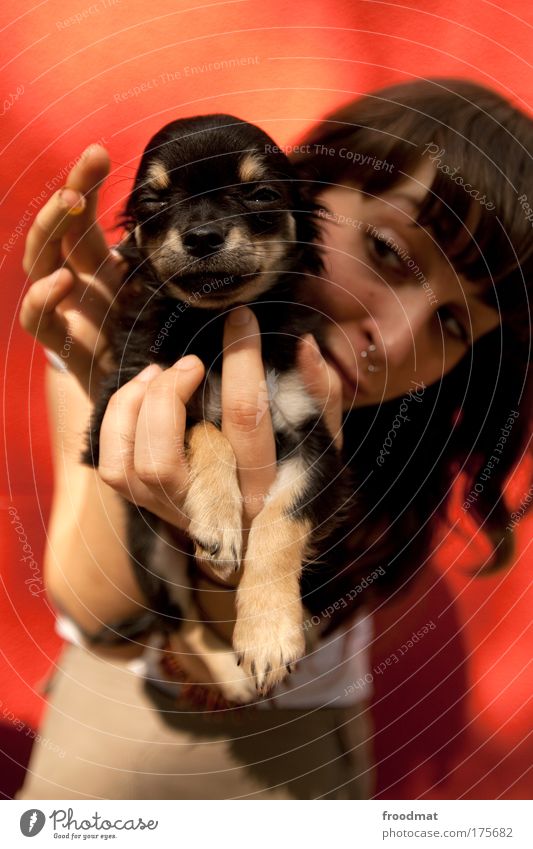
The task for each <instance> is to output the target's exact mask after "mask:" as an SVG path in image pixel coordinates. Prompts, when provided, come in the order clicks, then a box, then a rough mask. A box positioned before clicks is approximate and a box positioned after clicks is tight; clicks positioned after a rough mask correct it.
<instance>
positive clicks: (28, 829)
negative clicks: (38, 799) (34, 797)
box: [20, 808, 46, 837]
mask: <svg viewBox="0 0 533 849" xmlns="http://www.w3.org/2000/svg"><path fill="white" fill-rule="evenodd" d="M45 822H46V817H45V815H44V814H43V812H42V811H39V810H37V808H31V809H30V810H29V811H24V813H23V814H22V816H21V818H20V830H21V832H22V833H23V835H24V837H35V835H36V834H39V832H40V831H42V828H43V826H44V824H45Z"/></svg>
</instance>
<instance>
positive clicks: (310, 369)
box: [297, 333, 342, 449]
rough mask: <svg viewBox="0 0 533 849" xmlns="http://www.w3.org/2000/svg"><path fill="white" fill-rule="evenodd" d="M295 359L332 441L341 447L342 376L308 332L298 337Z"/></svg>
mask: <svg viewBox="0 0 533 849" xmlns="http://www.w3.org/2000/svg"><path fill="white" fill-rule="evenodd" d="M297 363H298V367H299V370H300V374H301V376H302V380H303V381H304V384H305V387H306V389H307V391H308V392H309V393H310V394H311V395H312V396H313V398H315V400H317V401H318V402H319V403H320V407H321V409H322V413H323V416H324V421H325V423H326V427H327V429H328V430H329V432H330V434H331V436H332V438H333V441H334V443H335V445H336V446H337V448H339V449H340V448H342V383H341V379H340V377H339V375H338V374H337V372H336V371H335V369H333V368H332V367H331V366H330V365H328V363H327V362H326V360H325V359H324V357H323V356H322V354H321V352H320V348H319V346H318V344H317V341H316V339H315V338H314V336H313V335H312V334H311V333H307V334H306V335H305V336H303V337H302V339H300V342H299V345H298V349H297Z"/></svg>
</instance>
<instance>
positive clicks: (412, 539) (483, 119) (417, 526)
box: [293, 79, 533, 625]
mask: <svg viewBox="0 0 533 849" xmlns="http://www.w3.org/2000/svg"><path fill="white" fill-rule="evenodd" d="M301 145H308V147H307V152H306V153H301V154H299V155H298V156H295V157H293V161H295V162H296V163H297V165H298V168H299V172H300V175H301V177H302V179H304V180H309V181H311V182H312V183H313V184H314V186H315V188H316V184H317V183H318V184H321V185H322V186H323V188H324V190H325V189H327V188H330V187H332V186H338V185H350V186H354V185H355V186H357V187H358V188H359V189H360V190H361V191H362V192H364V193H367V194H369V195H379V194H381V193H382V192H384V191H386V190H389V189H390V188H392V187H393V186H394V185H395V183H397V182H398V181H400V180H402V179H404V178H405V177H406V176H407V175H410V174H412V173H413V172H414V171H415V170H416V169H417V168H418V167H419V166H420V164H421V162H422V161H423V160H424V158H425V157H427V156H428V155H429V154H430V153H431V154H433V156H434V158H435V149H437V150H438V168H436V171H435V177H434V180H433V183H432V186H431V188H430V191H429V192H428V194H427V197H426V201H425V203H424V204H423V206H422V208H421V210H420V213H419V216H418V223H419V224H420V225H421V226H424V227H426V228H428V229H429V230H430V231H431V232H432V234H433V235H434V237H435V239H436V240H437V242H438V244H439V245H440V247H441V248H442V250H443V251H444V253H445V254H446V255H447V256H448V258H449V260H450V262H451V263H452V265H453V267H454V268H455V270H456V271H457V272H458V273H461V274H463V275H464V276H465V277H466V278H467V279H468V280H469V281H471V282H473V283H477V284H478V285H479V289H480V297H481V298H482V300H484V302H485V303H487V304H489V305H491V306H493V307H495V308H496V309H497V310H498V312H499V315H500V318H501V324H500V326H499V327H497V328H496V329H495V330H494V331H492V332H490V333H487V334H485V335H484V336H483V337H482V338H480V339H479V340H478V341H477V342H476V343H475V344H474V345H473V346H472V347H471V348H470V350H469V352H468V353H467V354H466V355H465V356H464V357H463V359H462V360H461V362H460V363H459V364H458V365H457V366H456V367H455V368H454V369H453V370H452V371H451V372H450V373H449V374H447V375H446V376H445V377H444V378H442V379H441V380H440V381H439V382H438V383H436V384H433V385H432V386H430V387H428V388H427V389H426V390H425V392H424V397H423V402H422V403H417V404H411V405H410V408H409V410H410V412H409V416H410V419H411V421H410V423H409V427H403V428H399V429H398V430H397V432H396V437H395V440H394V450H393V451H391V452H390V456H388V458H387V462H386V463H384V464H383V465H382V466H381V467H380V466H379V465H378V464H377V463H376V457H377V455H378V454H379V449H380V447H381V446H382V445H383V442H384V439H385V438H386V435H387V432H388V431H389V429H390V427H391V421H393V419H394V417H395V415H396V414H397V412H398V407H399V404H400V400H401V399H395V400H391V401H388V402H386V403H383V404H381V405H380V406H379V408H378V407H371V408H357V409H354V410H353V411H352V412H350V413H349V414H348V415H347V416H346V420H345V424H344V433H345V446H346V448H345V450H346V459H347V461H348V462H350V464H351V465H352V466H353V468H354V470H355V471H356V474H357V478H358V479H359V480H360V481H361V482H362V484H361V486H360V488H359V490H358V504H359V511H360V515H359V517H358V518H356V521H355V522H354V526H353V528H352V530H351V535H350V538H349V541H346V540H345V541H344V542H343V544H342V546H341V544H340V541H339V543H338V546H337V548H338V551H339V552H341V550H342V552H343V553H342V554H341V553H339V556H338V561H337V569H336V571H333V572H332V574H331V579H328V578H326V579H325V580H324V581H321V582H320V586H319V585H318V581H317V582H316V585H315V579H317V578H318V570H317V573H316V574H315V575H313V569H312V567H311V570H310V572H309V573H308V575H309V578H308V580H307V583H306V586H305V587H304V590H305V591H306V593H307V598H306V602H307V604H308V605H309V607H310V609H311V610H312V611H314V612H317V613H319V612H323V610H324V605H325V604H326V603H328V604H330V603H333V599H336V600H338V599H339V598H340V597H341V596H342V595H343V594H346V593H350V592H351V596H352V597H353V600H354V602H355V603H356V602H357V600H358V599H357V597H356V596H357V593H356V594H355V595H354V593H353V588H354V586H355V587H357V586H359V585H360V584H361V581H362V580H363V579H365V578H366V577H368V575H369V574H370V572H372V570H377V569H379V568H380V567H381V570H380V571H381V573H382V574H378V577H377V578H376V579H373V580H372V581H370V583H369V582H368V581H366V583H367V586H368V590H370V588H371V590H372V592H373V591H374V590H376V589H377V590H378V592H379V594H380V595H385V596H388V595H389V594H390V593H391V592H392V591H393V589H395V588H396V587H398V586H400V585H401V584H402V583H404V582H406V580H407V579H409V577H410V576H412V575H414V574H415V573H416V572H417V571H418V570H419V569H420V568H421V567H422V566H423V565H424V563H425V562H426V561H427V560H428V558H429V557H430V556H431V554H432V546H433V545H434V543H435V537H434V530H435V528H436V527H437V526H438V525H439V523H441V527H442V523H446V524H448V525H450V524H451V523H452V522H455V521H456V520H457V516H452V515H451V514H450V503H451V493H452V488H453V487H454V484H455V481H456V479H457V476H458V475H461V477H462V486H463V495H462V502H463V511H464V512H465V513H468V514H469V516H471V517H472V518H473V519H474V522H475V524H476V525H477V528H478V529H480V530H481V532H482V533H484V534H485V535H486V536H487V538H488V539H489V541H490V543H491V550H492V554H491V556H490V557H489V559H488V560H487V561H486V562H484V563H482V564H479V570H480V572H483V573H489V572H491V571H494V570H495V569H497V568H498V567H501V566H503V565H504V564H507V563H508V562H509V560H510V558H511V557H512V555H513V551H514V545H513V530H512V527H511V524H512V523H511V520H510V515H509V510H508V509H507V506H506V505H505V503H504V499H503V493H504V489H505V483H506V480H507V478H508V476H509V474H510V472H511V471H512V470H513V469H514V467H515V466H516V465H517V463H519V462H520V460H521V459H522V458H523V456H524V453H525V452H526V450H527V448H528V445H529V439H530V426H531V420H530V414H531V401H532V396H533V392H532V381H531V369H530V346H531V314H530V308H529V297H530V292H531V278H532V276H533V211H532V207H533V122H532V120H531V119H530V118H529V117H528V116H527V115H525V114H524V113H522V112H521V111H520V110H518V109H517V108H515V107H514V106H513V105H511V104H510V103H509V102H507V101H506V100H505V99H504V98H503V97H501V96H500V95H499V94H497V93H495V92H493V91H490V90H489V89H486V88H484V87H482V86H480V85H477V84H475V83H472V82H468V81H463V80H456V79H433V80H423V81H416V82H410V83H403V84H399V85H395V86H392V87H390V88H387V89H383V90H381V91H378V92H375V93H373V94H369V95H366V96H364V97H363V98H361V99H360V100H357V101H355V102H352V103H350V104H348V105H347V106H344V107H343V108H341V109H339V110H338V111H336V112H335V113H333V114H331V115H329V116H328V117H327V118H326V119H325V120H323V121H322V122H321V123H320V124H319V125H318V126H316V127H315V128H314V129H312V130H311V131H310V132H309V133H308V134H307V136H306V137H305V138H304V139H302V140H301ZM342 150H344V151H346V150H349V151H352V152H354V153H356V154H357V157H352V158H351V159H347V157H346V154H344V155H341V151H342ZM336 154H338V155H336ZM377 166H379V167H377ZM528 204H531V207H529V206H528ZM491 458H492V462H491ZM435 523H436V524H435ZM346 553H348V554H349V557H348V561H347V560H346ZM334 559H335V558H334ZM347 562H348V565H346V564H347ZM358 582H359V583H358ZM368 596H369V592H368V591H365V592H361V593H360V594H359V599H361V598H364V599H365V600H368ZM345 614H346V608H344V607H341V609H340V610H339V611H338V612H335V613H334V614H333V615H331V614H328V615H329V616H330V617H331V625H333V624H335V623H336V622H337V621H339V620H340V619H341V618H342V617H343V615H345Z"/></svg>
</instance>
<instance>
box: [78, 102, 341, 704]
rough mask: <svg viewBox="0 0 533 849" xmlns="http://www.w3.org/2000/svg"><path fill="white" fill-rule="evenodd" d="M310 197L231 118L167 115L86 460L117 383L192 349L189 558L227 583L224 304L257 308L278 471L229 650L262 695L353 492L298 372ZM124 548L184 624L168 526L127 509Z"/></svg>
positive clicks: (233, 491)
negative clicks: (310, 570) (306, 578)
mask: <svg viewBox="0 0 533 849" xmlns="http://www.w3.org/2000/svg"><path fill="white" fill-rule="evenodd" d="M306 191H307V192H308V190H306ZM306 191H304V188H303V183H301V182H299V181H298V180H296V179H295V174H294V172H293V169H292V166H291V164H290V162H289V161H288V159H287V158H286V156H285V155H284V154H283V152H281V151H280V150H279V148H277V147H276V146H275V145H274V144H273V142H272V140H271V139H270V138H269V137H268V136H267V135H266V134H265V133H264V132H262V131H261V130H260V129H258V128H257V127H255V126H252V125H250V124H248V123H246V122H244V121H241V120H239V119H237V118H234V117H232V116H229V115H210V116H202V117H197V118H190V119H184V120H179V121H174V122H173V123H171V124H168V125H167V126H166V127H164V128H163V129H162V130H161V131H160V132H158V133H157V134H156V135H155V136H154V137H153V138H152V139H151V141H150V142H149V144H148V146H147V148H146V150H145V151H144V154H143V157H142V160H141V163H140V166H139V169H138V173H137V175H136V178H135V184H134V187H133V191H132V193H131V196H130V198H129V200H128V203H127V208H126V212H125V217H124V223H125V226H126V231H127V235H126V238H125V239H124V241H123V242H122V243H121V246H120V249H121V251H122V253H123V255H124V256H125V257H126V259H127V260H128V263H129V269H130V274H129V278H128V281H127V282H126V284H125V286H124V292H123V294H122V296H121V305H120V309H119V310H118V311H117V314H118V315H119V318H118V319H116V325H115V326H114V327H113V328H112V331H111V333H110V336H111V340H112V345H113V353H114V356H115V361H116V362H117V363H120V369H119V370H118V371H117V372H116V373H115V374H113V375H112V376H111V377H110V378H108V379H107V381H106V383H105V385H104V387H103V389H102V397H101V400H100V403H99V404H98V406H97V410H96V413H95V416H94V418H93V421H92V426H91V431H90V439H89V444H88V447H87V450H86V454H85V458H84V459H85V462H88V463H90V464H94V465H97V463H98V437H99V430H100V425H101V422H102V418H103V414H104V412H105V408H106V405H107V402H108V400H109V398H110V396H111V394H112V393H113V392H115V391H116V390H117V388H118V387H119V386H121V385H122V384H123V383H125V382H126V381H128V380H130V379H131V378H132V377H133V376H134V375H135V374H137V373H138V372H139V371H141V370H142V369H143V368H144V367H145V366H146V365H148V364H149V363H150V362H157V363H159V364H160V365H161V366H163V367H167V366H170V365H172V364H173V363H175V362H176V360H177V359H178V358H179V357H181V356H182V355H184V354H191V353H193V354H196V355H197V356H198V357H199V358H200V359H201V360H202V361H203V363H204V364H205V367H206V375H207V377H206V380H205V381H204V383H203V385H202V386H201V387H200V389H199V390H198V391H197V392H196V393H195V396H194V397H193V398H192V400H191V402H190V404H189V405H188V408H187V413H188V417H187V432H186V449H187V453H188V461H189V465H190V469H191V484H190V487H189V490H188V495H187V499H186V503H185V512H186V513H187V516H188V518H189V519H190V536H191V538H192V539H193V541H194V544H195V552H196V555H197V556H198V557H202V558H206V559H208V560H209V561H210V562H211V565H212V566H213V567H214V568H215V569H216V570H218V571H219V573H220V575H221V576H227V574H228V572H230V571H233V570H235V569H238V568H239V567H240V565H241V559H242V497H241V494H240V490H239V484H238V479H237V472H236V463H235V457H234V455H233V451H232V449H231V447H230V445H229V443H228V441H227V440H226V439H225V437H224V436H223V435H222V432H221V430H220V425H221V406H220V404H221V402H220V383H221V367H222V332H223V324H224V320H225V318H226V316H227V313H228V311H229V310H230V309H231V308H233V307H234V306H236V305H239V304H247V305H248V306H249V307H251V309H252V310H253V311H254V313H255V315H256V317H257V320H258V323H259V326H260V329H261V334H262V354H263V360H264V363H265V368H266V375H267V381H266V382H267V386H268V387H269V389H270V393H269V396H270V409H271V414H272V420H273V426H274V430H275V438H276V447H277V460H278V474H277V478H276V480H275V482H274V484H273V486H272V488H271V490H270V492H269V494H268V497H267V499H266V503H265V505H264V507H263V509H262V511H261V512H260V513H259V515H258V516H257V517H256V519H255V520H254V522H253V525H252V527H251V530H250V534H249V540H248V546H247V551H246V558H245V562H244V564H242V566H243V574H242V579H241V582H240V585H239V590H238V593H237V622H236V626H235V630H234V635H233V647H234V650H235V652H236V654H237V657H238V659H239V662H240V664H241V670H244V672H245V673H246V674H247V675H250V674H251V676H252V677H253V679H254V680H255V683H256V685H257V689H258V690H259V692H261V693H265V692H267V691H268V690H269V689H270V688H271V687H272V686H273V685H275V684H276V683H277V682H279V681H281V680H282V679H283V678H284V676H285V674H286V671H287V669H289V671H290V665H291V664H292V663H293V662H294V661H296V660H298V658H300V657H301V656H302V654H303V652H304V650H305V640H304V630H303V627H302V623H303V607H302V601H301V597H300V577H301V574H302V568H303V567H304V564H305V563H306V561H307V562H309V561H310V560H311V559H312V558H315V557H317V558H320V553H321V549H320V546H319V545H318V544H319V543H320V542H321V541H324V540H325V539H326V538H327V537H328V534H329V533H330V531H331V530H332V529H333V527H335V526H337V525H338V523H339V522H340V521H341V515H342V514H343V510H342V508H343V506H344V505H345V504H346V502H347V495H348V486H347V481H346V478H345V475H344V473H343V472H342V465H341V459H340V456H339V453H338V451H337V450H336V448H335V447H334V445H333V442H332V438H331V436H330V434H329V433H328V432H327V430H326V427H325V425H324V422H323V420H322V418H321V416H320V410H319V409H318V408H317V405H316V403H315V402H314V401H313V400H312V398H311V397H310V396H309V395H308V394H307V393H306V391H305V389H304V387H303V384H302V382H301V379H300V377H299V375H298V371H297V369H296V365H295V359H296V346H297V343H298V340H299V338H300V337H301V336H302V335H303V334H304V333H307V332H312V333H313V334H314V335H315V337H316V338H317V340H318V341H319V343H320V339H321V334H320V320H319V316H317V314H316V313H315V312H313V311H312V310H311V309H309V308H308V307H306V306H305V282H306V275H312V274H318V273H320V271H321V262H320V257H319V252H318V249H317V247H316V246H315V245H314V244H313V242H314V240H315V238H316V235H317V218H316V210H317V207H316V205H315V203H314V200H313V198H311V197H309V196H306ZM129 543H130V551H131V555H132V558H133V562H134V564H135V568H136V570H137V573H138V576H139V580H140V582H141V585H142V587H143V588H144V590H145V593H146V594H147V596H148V601H149V603H150V604H151V606H152V607H153V609H154V610H155V611H156V612H157V614H158V616H159V618H160V620H161V621H163V622H166V624H167V625H168V624H169V623H170V625H171V626H172V627H173V628H175V627H176V619H177V620H179V619H180V618H183V619H187V617H188V616H189V615H190V613H189V611H188V610H183V606H184V605H188V604H189V601H188V598H187V596H186V594H185V593H184V592H183V591H182V590H179V591H178V590H176V585H177V584H179V583H180V581H176V580H174V581H173V575H172V566H169V563H168V557H167V556H166V555H165V553H164V550H163V549H164V548H165V546H166V547H167V548H168V546H169V542H168V535H166V533H165V523H164V522H163V521H161V520H160V519H158V518H157V517H155V516H154V515H152V514H150V513H149V512H148V511H146V510H143V509H138V508H135V507H132V506H131V505H129ZM314 568H317V567H316V565H315V567H314ZM174 577H175V576H174ZM182 583H183V582H182ZM173 584H174V587H173Z"/></svg>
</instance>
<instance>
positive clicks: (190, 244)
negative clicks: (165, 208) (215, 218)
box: [183, 224, 224, 257]
mask: <svg viewBox="0 0 533 849" xmlns="http://www.w3.org/2000/svg"><path fill="white" fill-rule="evenodd" d="M183 244H184V245H185V247H186V248H187V251H188V252H189V253H190V254H192V256H196V257H204V256H209V255H210V254H212V253H214V252H215V251H218V250H220V248H221V247H222V245H223V244H224V234H223V232H222V229H221V228H220V227H217V226H216V224H204V225H203V226H202V227H195V228H194V230H189V232H188V233H185V235H184V236H183Z"/></svg>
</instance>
